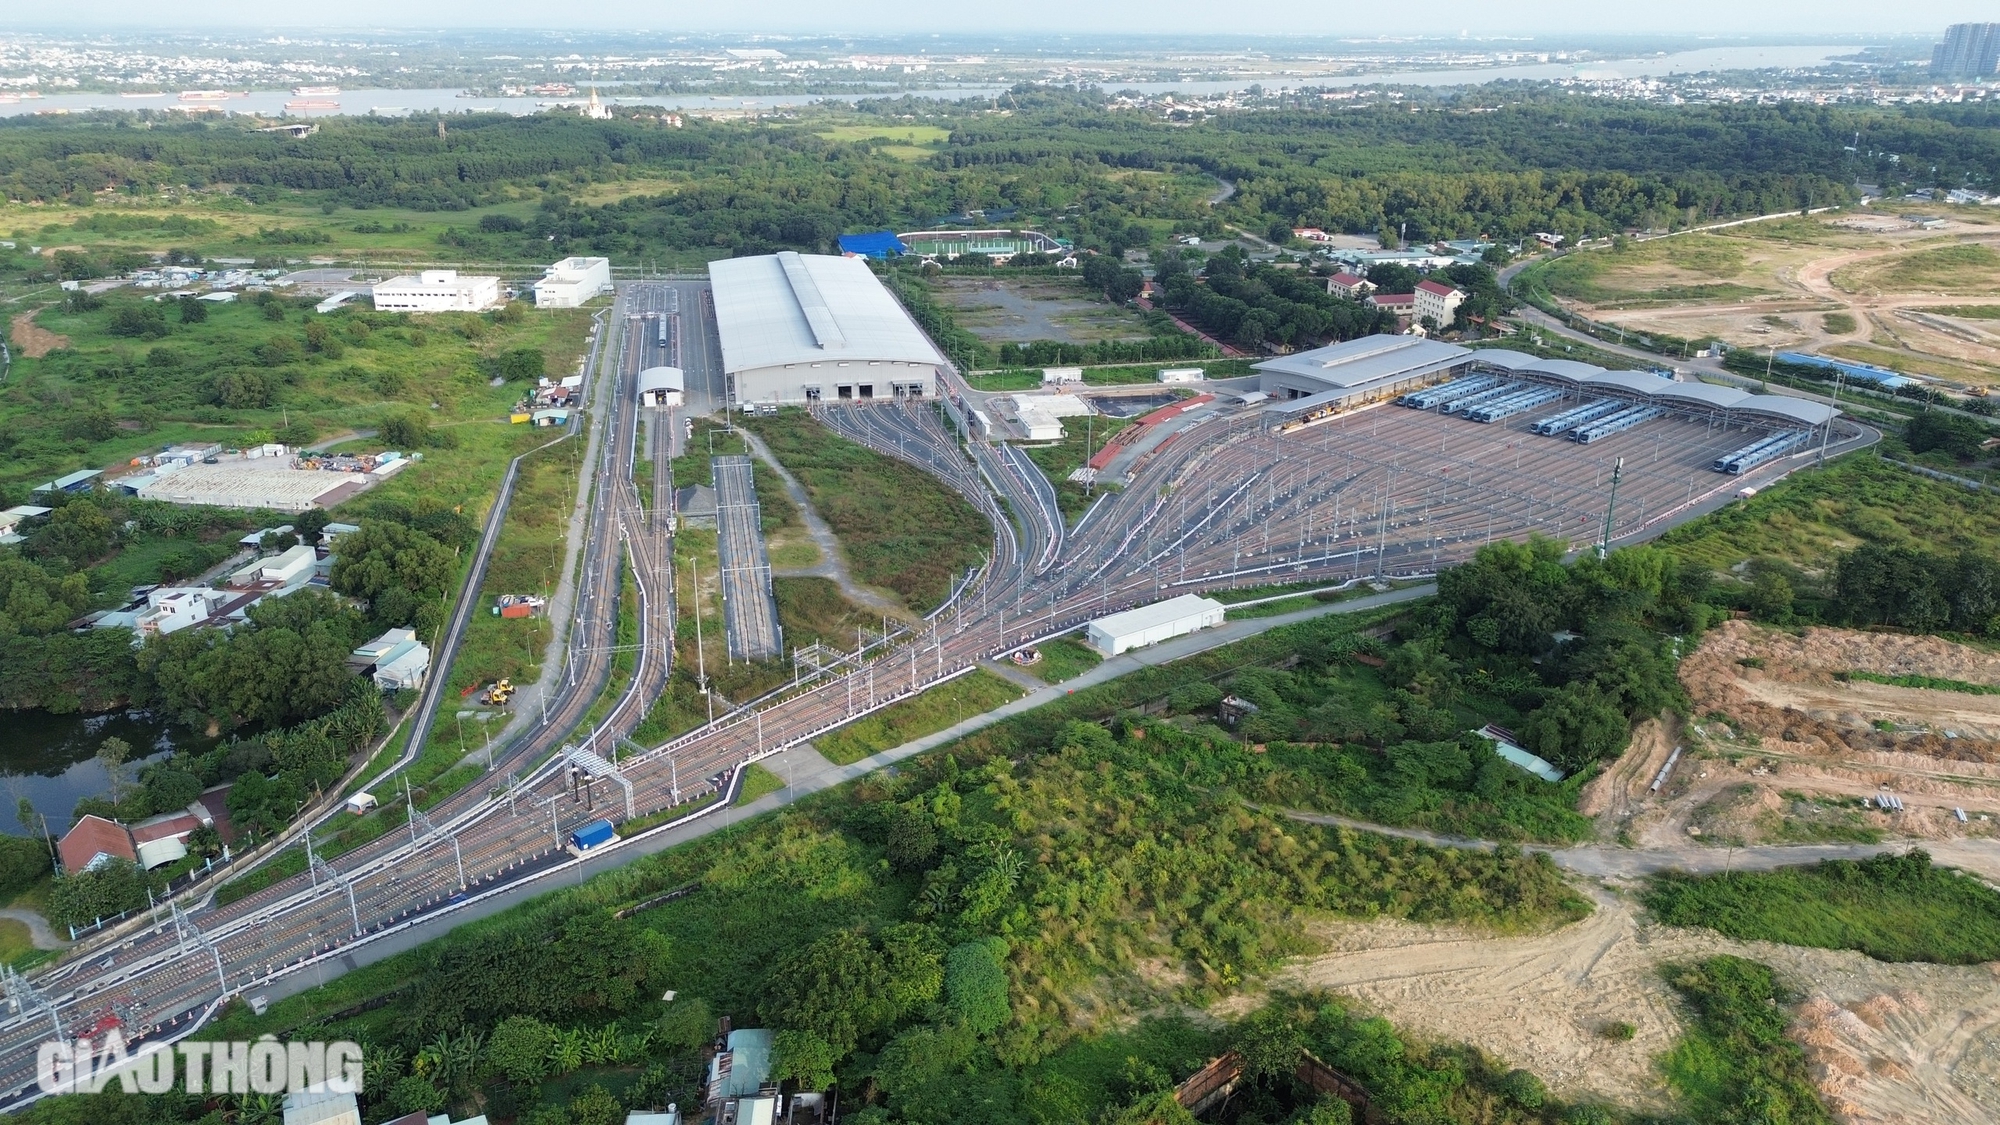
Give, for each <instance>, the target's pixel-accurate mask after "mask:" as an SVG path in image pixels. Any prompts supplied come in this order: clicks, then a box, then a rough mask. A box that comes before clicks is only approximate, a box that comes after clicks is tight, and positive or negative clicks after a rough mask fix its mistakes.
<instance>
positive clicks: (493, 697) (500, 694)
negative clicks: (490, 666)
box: [486, 680, 514, 707]
mask: <svg viewBox="0 0 2000 1125" xmlns="http://www.w3.org/2000/svg"><path fill="white" fill-rule="evenodd" d="M513 698H514V685H513V683H512V682H511V681H508V680H499V681H496V682H495V683H494V684H493V686H492V687H490V688H487V689H486V702H487V703H490V704H493V705H494V706H496V707H505V706H506V705H507V703H508V701H509V700H511V699H513Z"/></svg>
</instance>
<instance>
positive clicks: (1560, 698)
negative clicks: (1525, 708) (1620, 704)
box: [1521, 683, 1631, 773]
mask: <svg viewBox="0 0 2000 1125" xmlns="http://www.w3.org/2000/svg"><path fill="white" fill-rule="evenodd" d="M1630 734H1631V726H1630V723H1629V722H1628V721H1627V719H1626V717H1625V713H1624V712H1623V711H1621V710H1619V709H1618V708H1617V706H1615V705H1614V704H1613V703H1612V702H1611V701H1610V700H1609V699H1608V698H1606V696H1605V694H1604V692H1603V691H1602V690H1601V689H1599V688H1598V686H1597V685H1596V684H1588V683H1586V684H1578V683H1568V684H1564V685H1563V686H1562V687H1560V688H1557V689H1556V690H1555V691H1553V692H1551V693H1550V694H1549V696H1548V698H1547V699H1546V700H1545V701H1544V702H1543V703H1542V705H1541V706H1540V707H1538V708H1536V709H1535V712H1534V714H1532V715H1529V716H1528V721H1527V722H1526V723H1525V724H1523V725H1522V727H1521V741H1522V744H1523V745H1525V746H1526V747H1527V748H1528V749H1530V750H1532V751H1534V752H1535V753H1536V754H1539V755H1541V756H1542V757H1543V758H1545V759H1547V760H1548V761H1549V762H1550V763H1552V764H1554V765H1556V766H1558V767H1560V768H1561V769H1563V770H1565V771H1567V772H1570V773H1575V772H1576V771H1577V770H1580V769H1583V768H1584V767H1585V766H1588V765H1590V764H1591V763H1592V762H1596V761H1600V760H1602V759H1604V758H1609V757H1612V756H1613V755H1615V754H1617V753H1618V751H1620V750H1622V749H1623V748H1624V746H1625V741H1626V739H1627V737H1628V736H1629V735H1630Z"/></svg>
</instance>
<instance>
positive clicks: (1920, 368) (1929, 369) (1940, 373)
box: [1820, 344, 2000, 384]
mask: <svg viewBox="0 0 2000 1125" xmlns="http://www.w3.org/2000/svg"><path fill="white" fill-rule="evenodd" d="M1820 351H1822V352H1825V353H1826V354H1827V355H1831V356H1838V357H1840V358H1841V359H1854V360H1860V361H1861V362H1862V363H1872V364H1874V365H1875V366H1877V367H1887V368H1889V369H1890V370H1891V371H1907V372H1910V373H1912V374H1917V375H1935V376H1937V377H1938V378H1940V379H1950V380H1953V381H1955V382H1965V383H1978V384H1986V383H1991V382H1993V381H1994V379H1995V378H1996V376H2000V371H1996V369H1994V368H1991V367H1987V366H1984V365H1982V364H1977V363H1964V362H1960V361H1958V360H1952V359H1946V358H1944V357H1942V356H1935V355H1929V354H1925V353H1918V352H1909V351H1904V350H1902V349H1901V348H1893V347H1880V346H1878V345H1876V344H1832V345H1829V346H1827V347H1824V348H1821V349H1820Z"/></svg>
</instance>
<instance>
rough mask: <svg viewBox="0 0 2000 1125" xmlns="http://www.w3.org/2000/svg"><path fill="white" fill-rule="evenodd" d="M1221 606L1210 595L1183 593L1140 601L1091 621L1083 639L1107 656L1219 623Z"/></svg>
mask: <svg viewBox="0 0 2000 1125" xmlns="http://www.w3.org/2000/svg"><path fill="white" fill-rule="evenodd" d="M1223 614H1224V606H1223V604H1222V603H1221V602H1219V601H1216V600H1215V599H1213V598H1204V597H1200V596H1199V595H1196V594H1182V595H1181V596H1180V597H1178V598H1169V599H1167V600H1166V601H1163V602H1154V603H1153V604H1152V605H1142V606H1140V607H1139V608H1137V609H1128V610H1126V611H1125V612H1123V613H1114V614H1112V615H1111V616H1109V617H1100V618H1098V619H1097V620H1095V621H1093V622H1091V623H1090V625H1089V626H1088V628H1087V629H1086V631H1085V639H1086V641H1087V643H1088V644H1089V645H1090V647H1092V648H1094V649H1096V650H1097V651H1099V652H1101V653H1103V654H1104V655H1106V656H1117V655H1118V654H1119V653H1121V652H1125V651H1127V650H1130V649H1135V648H1143V647H1145V646H1146V645H1154V644H1159V643H1160V642H1161V641H1165V640H1171V639H1172V638H1174V637H1180V636H1185V635H1187V634H1189V633H1194V632H1198V631H1200V630H1202V629H1209V628H1213V627H1214V626H1217V625H1220V624H1222V619H1223Z"/></svg>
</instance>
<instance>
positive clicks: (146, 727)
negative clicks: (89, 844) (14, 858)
mask: <svg viewBox="0 0 2000 1125" xmlns="http://www.w3.org/2000/svg"><path fill="white" fill-rule="evenodd" d="M4 714H5V718H4V719H0V724H4V728H5V731H6V733H5V735H0V794H4V795H5V798H6V802H7V805H6V808H4V809H0V832H7V833H9V834H11V835H16V836H18V835H22V834H23V833H25V832H26V831H27V830H26V829H24V828H23V827H22V826H21V824H20V822H19V820H18V819H17V818H16V817H15V815H14V809H15V806H16V805H18V804H19V803H20V799H21V798H23V797H26V798H27V799H28V800H29V801H31V802H33V804H34V806H35V811H36V812H39V813H41V814H42V815H43V816H45V817H47V818H48V820H49V828H50V829H51V830H53V831H54V832H56V833H57V834H58V835H60V834H61V833H62V832H63V831H64V830H65V829H67V828H68V827H69V823H70V810H71V809H73V808H75V807H76V803H77V801H78V800H80V799H82V798H84V797H101V796H106V795H108V794H109V793H110V790H111V784H110V779H109V778H107V777H106V776H105V773H104V767H103V766H102V765H100V764H98V761H97V748H98V747H99V746H102V745H103V744H104V740H105V739H107V738H113V737H116V738H122V739H124V740H125V741H126V742H127V743H129V744H130V745H131V747H132V757H131V760H130V762H128V763H127V764H126V766H125V770H126V777H127V779H128V780H130V778H131V777H132V776H133V775H134V773H135V770H134V767H136V766H137V765H138V764H139V763H141V762H148V761H154V760H157V759H159V758H164V757H166V756H167V755H169V754H171V753H172V752H173V751H174V750H175V749H177V748H182V747H185V748H188V749H192V750H202V749H206V748H208V747H209V746H211V745H213V742H212V740H209V739H204V738H200V737H198V736H197V735H196V734H195V733H194V732H192V731H190V730H188V729H187V728H186V727H183V726H181V725H179V724H178V723H173V722H170V721H168V720H167V719H166V718H164V717H162V716H157V715H152V714H148V713H147V712H144V711H108V712H106V713H104V714H101V715H51V714H49V713H48V712H47V711H12V712H5V713H4Z"/></svg>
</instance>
